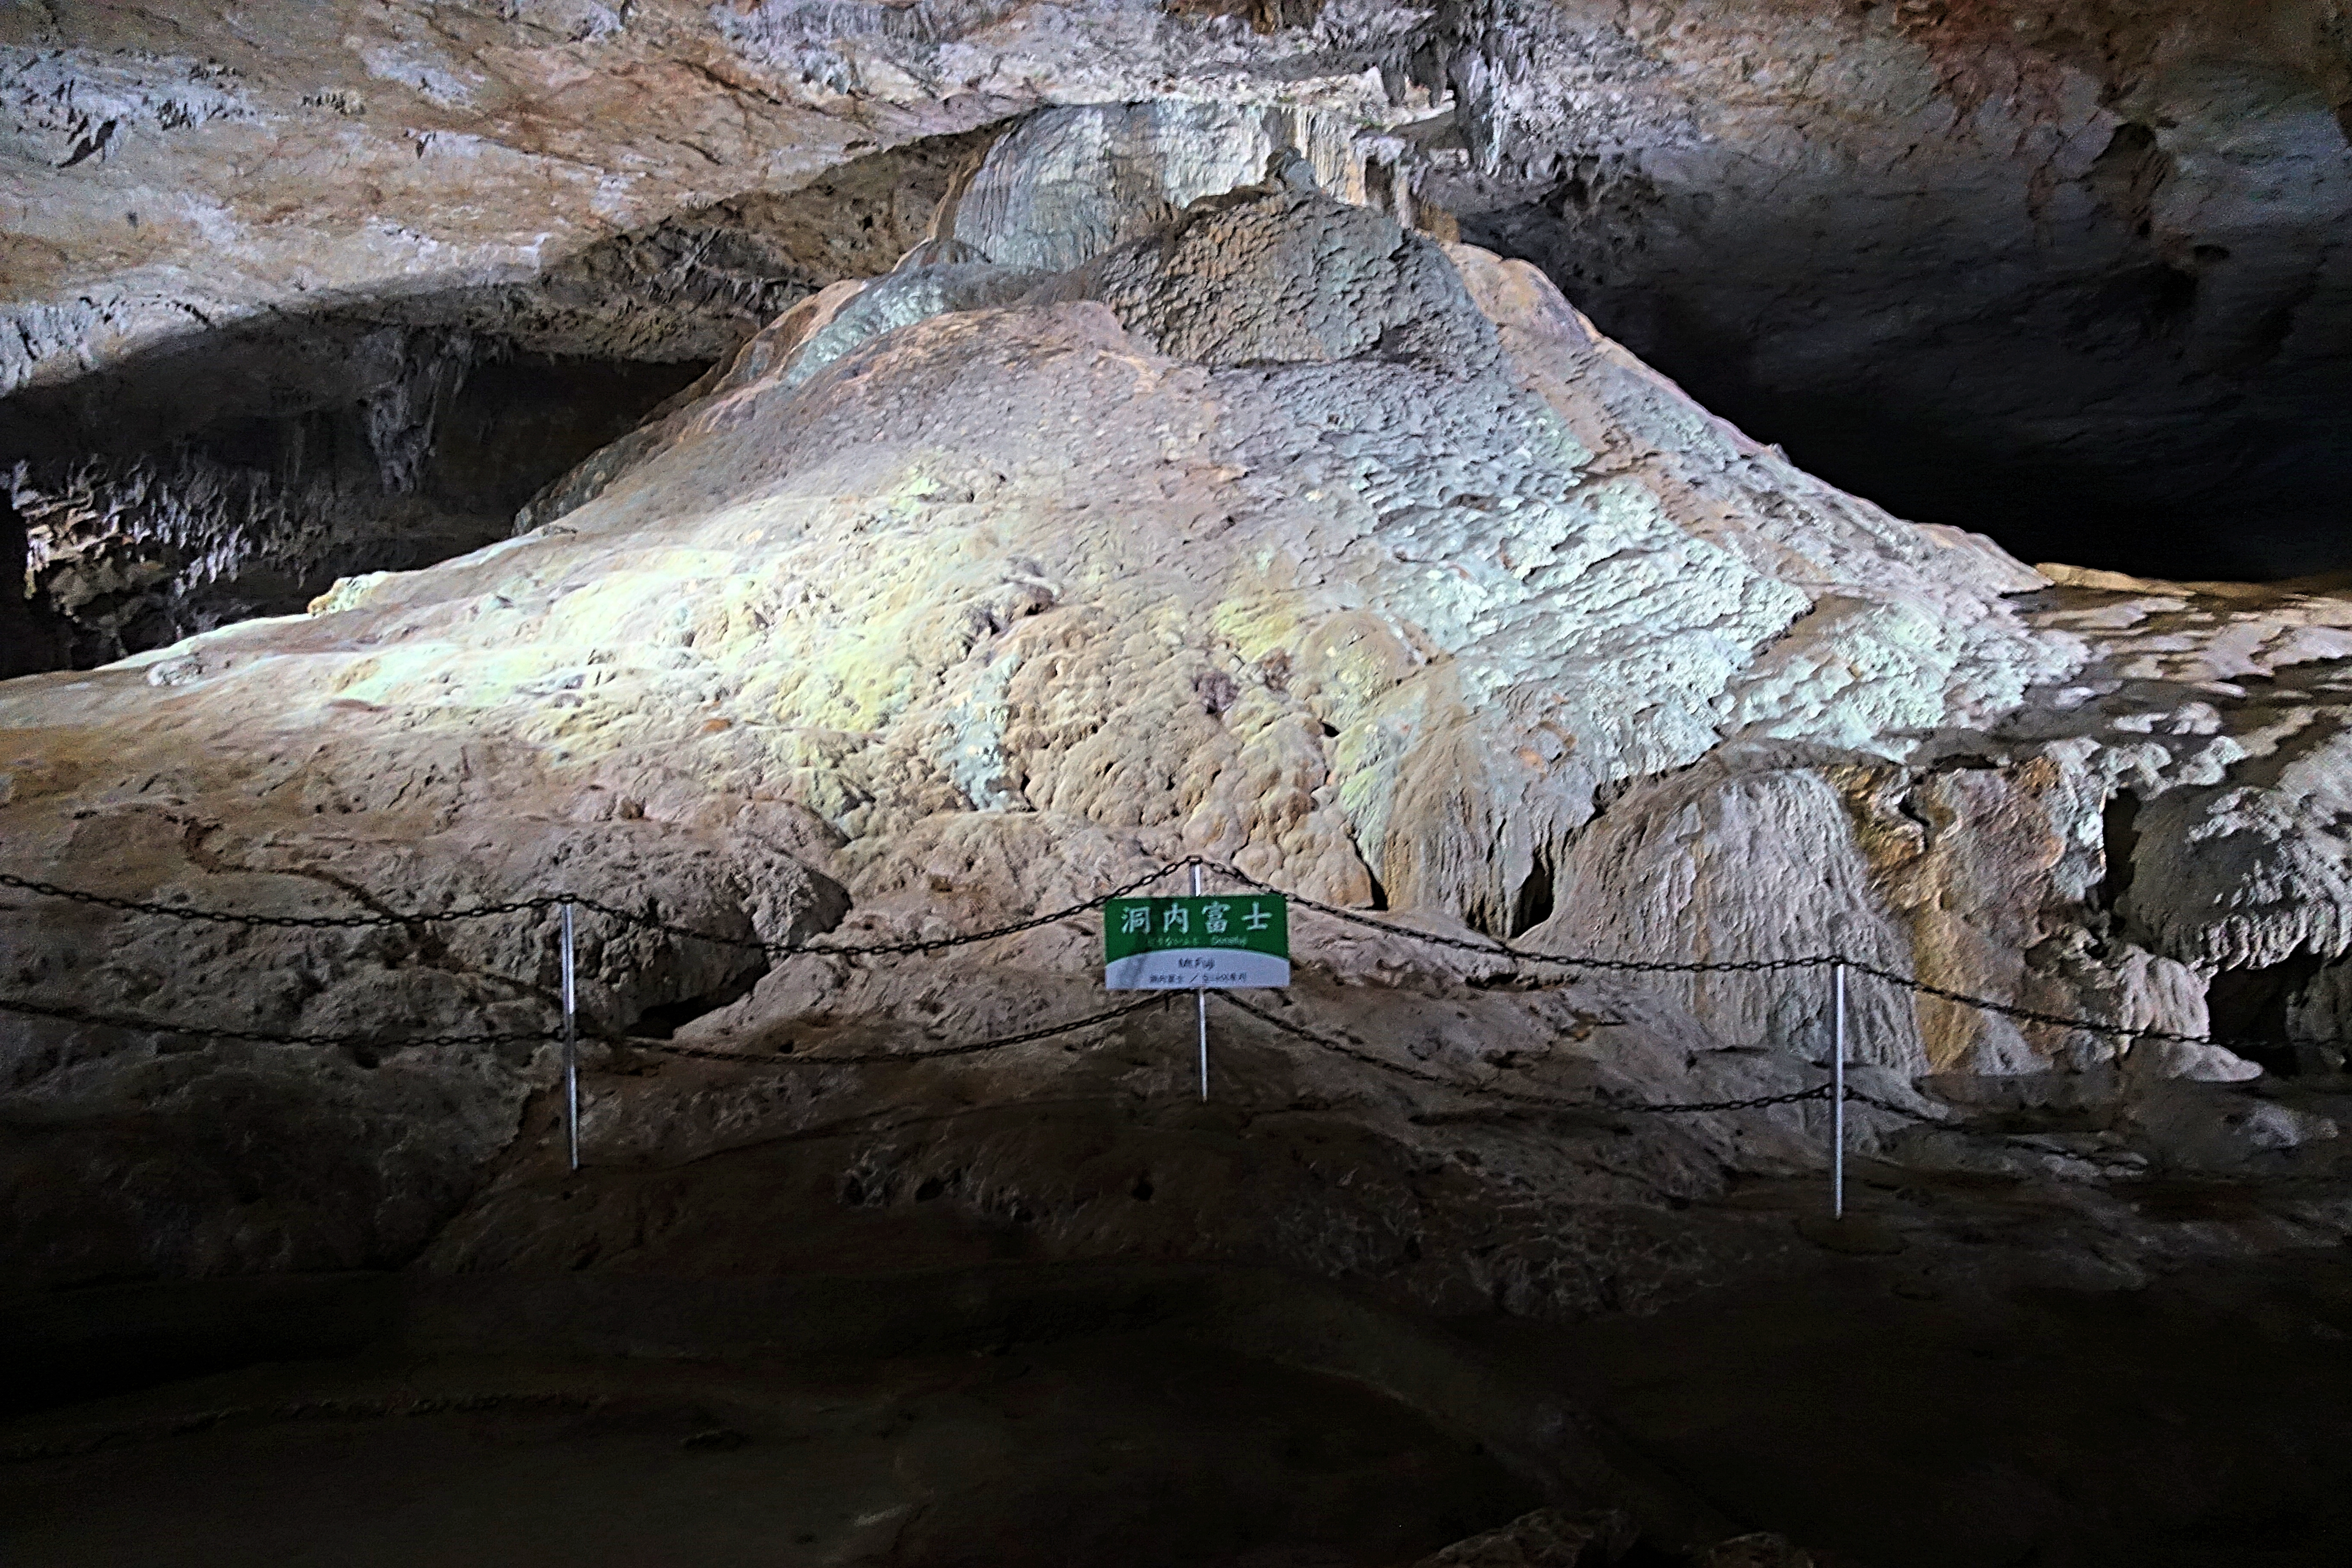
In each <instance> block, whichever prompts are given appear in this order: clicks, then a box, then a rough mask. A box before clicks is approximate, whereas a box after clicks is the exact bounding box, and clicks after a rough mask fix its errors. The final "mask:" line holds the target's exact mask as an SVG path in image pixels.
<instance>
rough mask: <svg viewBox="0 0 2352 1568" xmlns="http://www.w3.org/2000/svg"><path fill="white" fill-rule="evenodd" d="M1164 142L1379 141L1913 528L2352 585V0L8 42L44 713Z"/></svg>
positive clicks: (213, 14) (733, 8)
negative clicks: (1095, 144)
mask: <svg viewBox="0 0 2352 1568" xmlns="http://www.w3.org/2000/svg"><path fill="white" fill-rule="evenodd" d="M1159 97H1182V98H1194V99H1204V100H1213V101H1220V102H1226V103H1238V104H1244V105H1260V106H1264V107H1265V109H1266V110H1267V111H1269V112H1272V113H1275V114H1278V115H1284V116H1288V117H1291V118H1293V119H1296V120H1297V121H1300V122H1302V123H1304V124H1307V126H1309V127H1310V128H1311V133H1310V134H1308V135H1307V136H1306V137H1304V138H1302V140H1304V141H1307V142H1310V143H1312V142H1315V141H1316V140H1317V139H1318V138H1319V139H1320V140H1321V142H1324V143H1327V144H1330V145H1333V146H1343V147H1349V148H1351V149H1352V153H1353V156H1354V160H1355V165H1356V166H1358V167H1362V168H1366V169H1368V170H1369V171H1370V174H1369V176H1368V188H1367V189H1364V190H1361V191H1357V192H1353V193H1349V194H1351V195H1354V196H1356V197H1357V198H1358V199H1361V200H1366V201H1370V202H1373V203H1375V204H1376V205H1389V206H1391V207H1394V208H1396V209H1397V210H1398V211H1399V213H1400V216H1411V217H1412V218H1414V219H1415V220H1416V221H1418V222H1420V223H1421V224H1422V225H1423V226H1431V227H1435V228H1438V229H1440V230H1441V231H1443V230H1446V229H1451V228H1453V227H1454V226H1458V227H1459V230H1460V232H1461V235H1462V237H1465V238H1466V239H1469V240H1472V241H1474V242H1475V243H1478V244H1481V245H1484V246H1486V247H1489V248H1492V249H1495V250H1497V251H1499V252H1502V253H1504V254H1506V255H1509V256H1516V257H1520V258H1527V259H1529V260H1532V261H1534V262H1536V263H1537V264H1538V265H1539V266H1541V267H1542V268H1544V269H1545V270H1546V271H1547V272H1549V274H1550V275H1551V276H1552V277H1553V278H1554V279H1555V280H1556V281H1558V282H1559V284H1560V286H1561V287H1562V288H1563V289H1564V290H1565V291H1566V292H1567V294H1568V295H1569V297H1570V300H1573V301H1574V302H1575V303H1577V304H1578V305H1579V307H1580V308H1581V309H1582V310H1585V311H1586V312H1587V313H1588V314H1589V315H1591V317H1592V318H1593V319H1594V320H1595V321H1597V322H1598V323H1599V324H1600V325H1601V327H1602V329H1603V330H1605V331H1609V332H1611V333H1612V335H1614V336H1616V337H1618V338H1619V339H1620V340H1622V341H1623V342H1625V343H1626V344H1627V345H1628V346H1629V347H1630V348H1632V349H1633V351H1634V352H1635V353H1639V354H1641V355H1643V357H1644V358H1646V359H1648V360H1650V361H1651V362H1653V363H1655V364H1657V365H1659V366H1660V367H1661V368H1663V369H1664V370H1665V371H1666V372H1667V373H1668V374H1672V375H1675V377H1677V378H1678V379H1680V380H1681V381H1682V382H1683V383H1684V384H1685V385H1686V386H1688V387H1689V388H1690V389H1691V390H1692V392H1693V393H1694V394H1695V395H1697V396H1698V397H1699V398H1700V399H1701V400H1702V401H1704V402H1706V403H1707V404H1708V405H1710V406H1712V407H1714V408H1716V409H1717V410H1718V411H1719V412H1722V413H1724V414H1726V415H1727V416H1730V417H1731V418H1733V419H1734V420H1735V421H1737V422H1738V423H1739V424H1741V425H1742V426H1744V427H1746V428H1748V430H1749V431H1751V432H1752V433H1753V434H1755V435H1756V436H1757V437H1759V438H1760V439H1765V440H1769V441H1776V442H1779V443H1780V444H1781V445H1783V446H1785V447H1787V448H1788V449H1789V450H1790V453H1791V455H1792V456H1793V457H1795V458H1796V459H1797V460H1798V461H1800V462H1801V463H1803V464H1805V465H1806V466H1808V467H1811V468H1814V469H1815V470H1816V471H1818V472H1821V473H1822V474H1823V475H1824V476H1825V477H1827V478H1829V479H1832V480H1833V481H1835V482H1837V483H1840V484H1843V485H1844V486H1846V487H1847V488H1849V489H1855V490H1857V491H1859V492H1861V493H1863V494H1865V495H1868V496H1870V497H1871V498H1872V499H1874V500H1879V501H1881V502H1882V503H1884V504H1885V505H1887V506H1888V507H1889V508H1890V509H1892V510H1895V511H1896V512H1897V513H1899V514H1901V515H1905V516H1909V517H1913V518H1917V519H1920V520H1922V521H1938V522H1948V523H1954V524H1958V525H1960V526H1964V527H1967V528H1970V529H1973V530H1977V531H1982V532H1985V533H1988V534H1990V535H1991V536H1992V537H1994V538H1995V539H1997V540H1998V541H2000V542H2001V543H2002V544H2003V545H2005V546H2006V547H2008V548H2009V549H2010V550H2011V551H2012V552H2015V553H2017V554H2019V555H2020V556H2021V557H2023V558H2024V559H2027V560H2062V561H2069V562H2074V563H2083V564H2087V565H2092V566H2099V567H2114V568H2122V569H2127V570H2133V571H2137V572H2141V573H2145V574H2158V575H2174V576H2183V577H2251V578H2263V577H2281V576H2288V575H2295V574H2315V573H2326V572H2331V571H2336V570H2340V569H2343V568H2345V567H2347V566H2352V531H2347V528H2346V526H2345V524H2346V521H2347V519H2346V515H2345V503H2344V500H2343V497H2344V496H2345V494H2346V493H2347V482H2352V428H2347V425H2352V247H2347V245H2345V244H2344V239H2345V237H2346V231H2347V212H2352V145H2347V133H2346V125H2347V120H2352V114H2347V104H2352V9H2347V5H2345V4H2344V0H2269V3H2262V4H2252V5H2249V4H2244V3H2242V0H2237V3H2223V0H2145V3H2134V0H2104V3H2093V0H2074V3H2068V4H2054V5H2052V4H2045V5H2023V4H2017V3H2014V0H1900V3H1885V4H1878V3H1873V0H1744V3H1743V0H1653V3H1631V4H1628V3H1617V0H1612V3H1607V4H1602V3H1600V0H1518V3H1510V0H1505V3H1484V4H1441V5H1385V4H1367V3H1363V0H1334V3H1332V4H1328V5H1323V6H1321V7H1320V8H1319V9H1315V8H1313V7H1311V6H1309V5H1305V4H1303V3H1293V0H1285V3H1283V4H1280V5H1275V4H1248V5H1244V4H1237V3H1236V4H1214V3H1212V4H1194V3H1189V0H1187V3H1179V4H1171V5H1166V6H1161V5H1154V4H1116V3H1114V4H1089V5H1039V4H1028V5H1022V4H996V5H988V4H962V3H947V4H931V3H929V0H926V3H924V4H919V5H868V4H856V3H848V0H845V3H842V4H835V5H797V4H780V3H778V0H762V3H759V4H752V3H750V0H732V3H726V4H715V5H714V4H701V3H689V0H636V3H626V0H620V3H614V4H610V5H606V4H596V3H593V0H480V3H478V4H423V3H383V0H374V3H368V4H361V3H358V0H331V3H317V4H299V5H297V4H290V3H277V4H269V3H253V4H244V5H195V4H190V3H172V0H167V3H162V4H154V5H140V6H122V5H84V4H73V3H70V0H42V3H37V4H20V5H15V6H12V7H10V8H9V9H8V10H7V12H6V13H5V16H0V104H5V110H6V115H7V119H6V128H5V132H0V202H5V211H6V215H7V216H6V221H5V225H0V280H5V289H0V299H5V305H4V306H0V308H5V310H6V312H7V317H8V324H9V326H10V328H11V329H12V330H11V331H8V332H6V333H5V334H0V471H7V472H11V473H12V474H13V478H14V483H13V486H12V487H11V492H10V493H11V498H12V505H11V508H10V512H11V514H12V515H9V516H6V517H0V525H5V526H0V553H7V552H13V551H16V550H22V551H24V552H26V558H27V564H28V569H29V575H28V584H29V585H30V593H31V596H30V598H29V599H28V600H26V602H24V603H23V604H19V603H17V602H16V600H15V599H14V597H13V596H11V597H10V599H9V602H8V604H7V605H6V606H5V610H0V614H5V616H8V617H9V619H8V621H7V622H6V629H7V632H8V637H9V638H10V640H12V641H13V642H14V643H15V644H16V651H15V652H14V653H13V654H12V655H11V656H10V657H11V659H12V661H13V662H12V664H11V666H10V668H38V667H40V666H42V665H45V664H50V663H61V662H72V663H81V664H86V663H90V662H94V661H97V660H99V659H102V658H113V657H119V656H121V654H124V653H128V652H135V651H138V650H139V649H141V648H143V647H153V646H157V645H159V644H160V643H162V642H165V641H169V640H171V639H172V638H173V637H178V636H182V635H185V634H186V633H187V632H189V631H192V630H198V629H203V628H204V627H206V626H214V625H218V624H222V623H223V622H226V621H230V620H235V619H237V618H240V617H241V616H249V615H255V614H268V613H275V612H283V611H286V610H290V609H299V607H300V606H301V605H302V604H303V603H304V602H306V601H307V599H308V598H309V597H310V595H314V594H315V593H317V592H320V591H321V590H323V588H324V587H325V586H326V585H327V584H330V583H331V582H332V580H333V579H334V578H336V577H338V576H341V575H345V574H350V573H352V572H357V571H365V570H374V569H382V568H385V567H399V566H409V565H417V564H424V563H427V562H429V561H431V560H435V559H440V558H443V557H445V556H446V555H449V554H453V553H456V552H459V551H461V550H463V549H466V548H470V547H472V546H473V545H476V544H478V543H481V542H488V540H490V539H493V538H496V537H499V536H501V535H502V534H503V533H504V531H506V529H507V527H508V520H509V518H510V517H511V515H512V513H513V511H514V509H515V508H516V507H517V506H518V505H519V504H520V502H521V500H524V499H526V498H527V497H528V496H529V495H530V493H531V492H532V491H533V490H534V489H537V488H538V487H539V486H540V485H541V484H542V483H544V482H545V481H547V480H548V479H551V478H552V477H553V476H554V475H556V474H558V473H561V472H562V470H563V469H565V468H568V467H569V466H570V465H571V464H572V463H573V462H575V461H576V460H577V459H578V458H581V457H583V456H584V455H585V454H586V453H587V452H589V451H591V450H593V449H594V448H595V447H598V446H601V445H602V444H604V442H605V441H608V440H610V439H611V438H612V437H614V436H615V435H618V434H620V433H621V432H622V431H624V430H625V429H627V428H629V427H630V426H632V425H634V424H635V423H636V422H637V421H638V420H640V419H642V418H643V417H645V416H647V415H648V414H650V413H651V412H653V411H654V410H655V408H656V405H659V404H660V403H661V402H662V401H663V400H664V399H665V398H667V397H669V396H671V395H674V394H675V393H677V391H678V390H679V389H680V388H682V387H683V386H684V385H685V384H687V383H688V381H690V380H692V379H693V377H694V376H695V375H696V374H699V373H700V371H701V370H702V369H703V367H705V366H707V365H708V364H709V363H712V362H713V361H716V360H718V359H719V358H720V357H721V356H723V355H724V354H726V353H729V352H730V351H731V350H732V349H733V348H734V347H735V346H736V345H737V344H739V343H740V342H742V341H743V340H744V339H745V338H747V337H748V336H750V335H751V332H753V331H756V330H757V329H758V328H759V327H760V326H761V324H762V323H764V322H765V321H768V320H770V319H772V318H773V317H774V316H775V315H776V314H777V313H779V312H780V311H782V310H785V309H787V308H789V307H790V306H791V305H792V304H793V303H794V302H796V301H797V300H800V299H802V298H803V297H805V296H807V295H808V294H810V293H811V292H813V291H814V290H815V289H821V288H823V287H824V286H825V285H826V284H828V283H831V282H833V281H835V280H837V279H843V278H850V277H860V276H872V275H875V274H877V273H879V272H882V271H884V270H887V268H889V266H890V265H891V264H892V262H893V261H894V260H895V258H896V257H897V256H898V253H899V252H900V251H902V250H903V249H905V248H906V247H907V246H908V245H910V244H912V243H913V242H914V241H915V240H917V239H919V237H920V231H921V226H922V225H923V224H924V223H925V222H926V221H927V220H928V218H929V214H930V212H931V211H932V209H933V207H934V206H935V205H936V203H937V201H938V198H939V196H940V193H941V191H942V190H943V189H944V188H945V187H946V185H947V184H948V183H949V182H950V180H951V179H952V178H953V176H954V174H955V171H956V169H957V168H959V167H961V165H962V164H963V163H965V162H967V161H968V160H969V159H970V158H971V156H972V155H973V154H974V153H976V152H977V150H978V149H979V148H980V147H981V146H982V145H983V144H984V143H985V142H987V141H988V140H989V139H990V138H992V136H994V135H996V134H998V133H999V132H1001V131H1002V130H1003V127H1005V126H1006V125H1008V124H1010V123H1012V122H1013V121H1015V120H1017V118H1018V117H1020V116H1021V115H1023V114H1024V113H1027V112H1029V111H1031V110H1034V109H1035V108H1037V107H1039V106H1041V105H1046V104H1054V103H1084V102H1121V101H1136V100H1147V99H1152V98H1159ZM19 538H21V539H22V541H23V542H22V543H21V544H18V543H16V542H15V541H16V540H17V539H19Z"/></svg>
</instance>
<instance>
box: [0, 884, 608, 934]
mask: <svg viewBox="0 0 2352 1568" xmlns="http://www.w3.org/2000/svg"><path fill="white" fill-rule="evenodd" d="M0 888H18V889H23V890H24V891H26V892H27V893H37V894H39V895H40V896H41V897H43V898H45V899H64V900H68V901H69V902H72V903H77V904H89V905H93V906H95V907H97V908H99V909H102V910H120V911H121V912H122V913H124V914H131V915H161V916H163V918H164V919H166V920H174V921H208V922H210V923H212V924H215V925H237V926H265V927H268V928H270V929H272V930H278V931H354V930H359V929H361V928H363V927H370V926H405V925H421V924H431V923H434V922H437V921H478V920H485V919H488V917H490V916H492V915H513V914H521V913H524V912H526V911H529V910H551V909H553V908H555V907H556V906H557V905H558V904H561V903H562V902H563V900H562V899H560V898H557V897H554V896H553V895H550V896H548V897H545V898H538V899H518V900H515V901H513V902H512V903H505V904H478V905H476V906H474V907H473V908H471V909H463V910H439V911H437V912H435V913H425V914H413V915H381V914H373V915H248V914H239V913H237V912H236V911H235V910H192V909H185V908H182V907H181V906H179V905H176V904H158V903H151V902H148V901H146V900H141V899H117V898H110V897H108V896H107V895H106V894H104V893H85V892H80V891H79V890H77V889H72V888H60V887H58V885H57V884H56V883H54V882H35V881H31V880H28V879H26V878H23V877H12V876H10V875H9V874H8V873H6V872H5V871H0Z"/></svg>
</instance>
